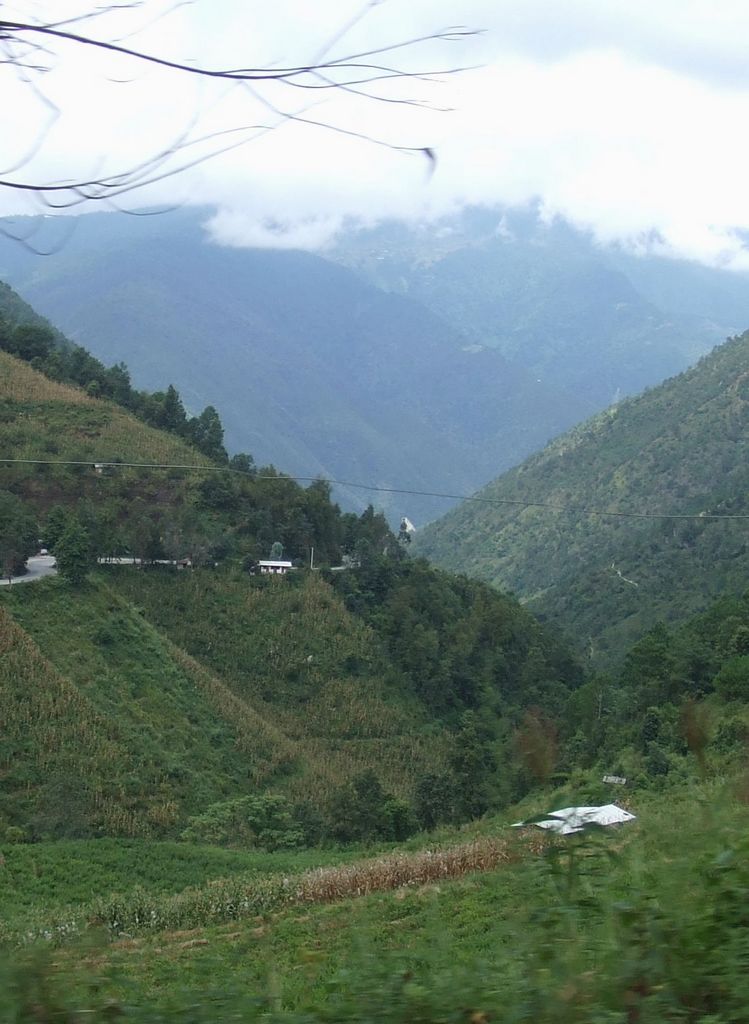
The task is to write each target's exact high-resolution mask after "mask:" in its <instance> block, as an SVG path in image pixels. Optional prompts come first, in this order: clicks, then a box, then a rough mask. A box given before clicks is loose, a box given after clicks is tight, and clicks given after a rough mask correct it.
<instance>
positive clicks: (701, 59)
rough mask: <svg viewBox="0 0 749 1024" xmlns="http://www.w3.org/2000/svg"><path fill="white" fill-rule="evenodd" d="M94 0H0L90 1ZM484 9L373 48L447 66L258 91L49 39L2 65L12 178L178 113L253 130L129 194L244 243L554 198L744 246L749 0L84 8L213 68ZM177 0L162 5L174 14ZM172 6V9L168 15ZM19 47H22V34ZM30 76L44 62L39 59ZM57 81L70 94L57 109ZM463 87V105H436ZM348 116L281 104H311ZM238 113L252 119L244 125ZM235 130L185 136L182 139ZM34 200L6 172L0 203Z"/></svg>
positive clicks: (738, 262) (288, 60) (734, 251)
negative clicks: (200, 206) (379, 78)
mask: <svg viewBox="0 0 749 1024" xmlns="http://www.w3.org/2000/svg"><path fill="white" fill-rule="evenodd" d="M94 6H95V3H94V0H89V2H88V3H85V2H83V0H76V2H72V0H71V2H69V0H54V2H52V0H38V2H33V0H23V2H16V3H0V17H2V18H5V19H8V20H11V19H17V20H24V19H25V20H28V19H39V20H43V19H44V18H45V15H46V16H49V15H50V12H53V16H54V19H55V20H56V21H59V20H60V19H61V18H62V17H63V16H71V15H75V14H80V13H83V12H85V11H87V10H90V9H91V8H93V7H94ZM367 8H368V13H367V14H366V16H365V17H362V18H361V19H360V20H359V21H358V22H356V24H354V25H353V26H352V27H351V28H350V30H349V31H348V32H347V33H345V34H344V35H343V36H342V37H341V38H340V39H338V41H337V42H333V45H332V48H330V49H328V50H327V51H326V59H329V58H330V57H336V56H344V55H346V54H350V53H356V52H359V51H361V50H369V49H372V48H375V47H380V46H384V45H387V44H391V43H399V42H402V41H406V40H408V39H411V38H412V37H415V36H423V35H430V34H431V33H435V32H439V31H440V30H442V29H444V28H447V27H449V26H455V25H463V26H465V27H467V28H469V29H477V30H479V29H481V30H483V32H482V33H481V34H480V35H476V36H469V37H464V38H462V39H460V40H458V41H451V42H439V41H431V42H426V43H424V44H419V45H413V46H410V47H405V48H402V49H400V50H397V51H395V52H394V53H392V54H389V55H386V56H384V57H380V58H377V59H378V61H379V60H382V61H383V62H385V63H387V64H388V65H390V66H392V65H393V64H397V66H399V67H403V68H404V69H405V70H407V71H410V72H414V73H415V72H440V71H443V70H448V69H451V68H457V67H464V68H466V69H467V70H464V71H462V72H461V73H459V74H456V75H447V74H444V75H434V76H433V77H432V80H422V79H421V78H418V79H406V80H396V81H390V82H388V83H380V84H378V85H376V86H374V87H373V89H372V91H374V92H376V93H377V94H378V95H380V96H382V97H385V98H387V99H388V100H390V101H392V100H399V101H402V100H411V101H416V102H418V103H423V104H428V105H429V108H431V109H429V108H425V107H423V106H410V105H407V104H404V103H402V102H384V101H383V102H378V101H375V100H372V99H366V98H363V97H359V96H354V95H351V94H350V93H344V92H341V91H340V90H315V91H305V90H302V89H299V88H295V87H294V88H292V87H289V86H283V85H279V84H273V85H268V84H266V85H264V86H262V87H260V88H258V89H257V90H255V91H254V94H253V93H250V92H249V91H248V90H247V88H246V87H245V86H236V85H230V84H227V83H225V82H212V81H207V80H205V79H199V78H197V77H196V76H187V75H184V74H180V73H178V72H174V71H168V70H158V69H156V68H153V67H145V66H142V65H140V64H139V63H137V62H135V61H132V60H130V59H127V58H121V57H116V56H113V55H111V54H107V53H102V52H96V51H93V50H89V49H87V48H81V47H80V46H77V45H75V44H68V43H62V42H59V43H58V42H55V41H51V42H50V41H48V42H47V44H45V45H47V47H48V51H49V52H47V53H45V54H37V55H34V57H33V60H32V63H34V64H38V63H39V62H40V61H43V62H44V64H45V65H46V67H47V68H48V70H47V71H46V72H45V73H44V74H40V73H37V72H35V71H29V72H28V73H27V74H26V76H24V75H19V73H18V71H17V69H14V68H13V67H12V66H10V65H8V64H4V65H0V76H1V81H2V97H3V100H2V103H1V104H0V163H1V164H2V171H3V173H2V177H4V178H9V179H13V180H16V181H33V182H37V183H49V182H51V181H53V180H60V179H65V180H69V179H75V178H84V179H85V178H90V177H98V176H102V175H104V174H112V173H115V172H119V171H122V170H126V169H128V168H129V167H131V166H133V165H134V164H136V163H138V162H139V161H141V160H144V159H148V158H150V157H151V156H153V155H154V154H156V153H157V152H159V151H160V150H161V149H162V148H163V147H164V146H165V145H167V144H169V143H170V142H172V141H173V140H176V139H177V138H179V137H182V136H184V137H185V138H187V139H195V138H197V137H199V136H201V135H204V134H207V133H213V132H218V131H229V130H232V131H233V132H234V134H231V135H223V136H221V137H220V138H221V140H222V142H230V141H231V142H235V141H237V142H238V141H241V140H244V139H246V138H250V137H251V136H252V135H254V134H255V132H254V131H253V130H252V129H251V128H250V127H248V126H253V125H258V126H267V128H268V129H271V128H272V129H273V130H267V131H264V133H261V134H260V136H259V137H258V138H255V139H254V141H251V142H247V144H245V145H242V146H240V147H238V148H235V149H233V150H232V151H231V152H228V153H225V154H223V155H221V156H217V157H215V158H214V159H212V160H210V161H208V162H205V163H202V164H200V165H199V166H197V167H195V168H194V169H192V170H190V171H188V172H185V173H184V174H181V175H179V176H177V177H171V178H167V179H165V180H164V181H161V182H159V183H156V184H154V185H151V186H149V187H148V189H146V190H143V191H139V192H133V193H130V194H129V195H127V196H124V197H122V198H121V199H120V201H119V202H120V204H121V205H123V206H126V207H128V208H134V207H137V206H139V205H144V204H146V203H153V202H162V203H169V202H174V201H177V202H196V203H208V204H213V205H215V206H216V207H217V209H218V214H217V216H216V218H215V219H214V221H213V223H212V230H213V231H214V234H215V236H216V237H217V238H218V239H219V240H221V241H223V242H226V243H228V244H236V245H243V244H244V245H252V244H273V245H284V244H285V245H309V246H315V245H320V244H324V242H325V241H326V240H327V239H329V238H330V236H331V234H332V233H333V232H334V231H335V230H336V228H337V227H338V226H339V225H340V223H341V221H342V219H343V218H345V217H358V218H362V219H364V220H367V221H372V220H376V219H377V218H380V217H384V216H399V217H406V218H421V217H434V216H438V215H439V214H440V213H443V212H446V211H450V210H453V209H455V208H457V207H460V206H461V205H463V204H465V203H486V204H490V203H501V204H522V203H526V202H529V201H531V200H539V201H540V202H541V204H542V208H543V210H544V213H545V215H546V216H548V217H553V216H554V215H556V214H561V215H563V216H565V217H567V218H568V219H570V220H571V221H573V222H574V223H575V224H577V225H580V226H584V227H587V228H590V229H591V230H592V231H593V232H594V233H595V235H596V236H597V237H598V238H600V239H601V240H602V241H609V240H613V239H617V240H622V241H625V242H627V243H629V244H631V245H633V246H635V247H639V248H643V247H646V246H653V245H655V246H657V247H659V248H661V249H663V250H665V251H667V252H671V253H674V254H678V255H683V256H686V257H689V258H694V259H699V260H703V261H705V262H709V263H715V264H720V265H724V266H732V267H736V268H742V269H749V251H746V250H744V248H743V244H742V239H743V238H744V233H745V232H747V231H749V188H747V172H748V171H749V143H748V142H747V129H746V126H747V124H749V59H748V58H747V53H749V3H747V2H746V0H740V2H739V0H626V2H625V0H563V2H562V0H381V2H380V3H375V4H369V5H365V4H363V3H362V2H361V0H315V2H312V0H273V2H272V3H262V4H260V3H257V2H251V0H195V2H194V3H191V4H181V5H179V4H178V5H176V8H175V5H174V3H165V2H163V0H145V2H144V3H142V4H140V5H139V6H138V7H137V9H135V10H132V11H118V12H116V13H114V14H113V15H107V16H104V17H100V18H98V19H96V20H94V21H92V22H88V23H86V22H83V23H78V24H77V25H71V26H70V28H71V29H72V30H77V31H81V32H85V33H88V34H91V35H96V36H97V37H98V38H101V39H107V40H114V39H120V40H122V43H123V45H127V46H132V47H134V48H137V49H141V50H143V51H146V52H149V53H157V54H159V55H161V56H165V57H168V58H170V59H175V60H179V61H183V62H185V63H190V64H194V65H201V66H204V67H222V68H226V67H264V66H273V67H286V66H296V65H299V64H307V63H308V62H310V61H312V60H314V59H315V58H316V57H317V56H318V55H319V54H320V53H321V52H322V51H323V50H324V49H325V47H326V46H328V44H329V43H330V42H331V41H332V40H334V39H335V36H336V34H337V33H338V32H339V30H341V29H342V28H344V27H345V26H346V25H347V24H348V23H349V22H351V21H352V20H355V19H356V16H357V15H358V14H360V13H361V12H362V11H364V10H365V9H367ZM165 12H166V13H165ZM161 14H164V16H163V17H159V15H161ZM16 53H19V51H18V50H17V51H16ZM24 77H26V78H27V79H28V80H24ZM50 104H54V107H56V108H57V110H56V112H55V114H54V116H53V110H52V107H51V106H50ZM441 108H447V109H444V110H443V109H441ZM302 110H304V116H306V117H308V118H310V119H313V120H316V121H320V122H324V123H326V124H329V125H333V126H335V127H336V128H338V129H342V130H343V131H344V132H355V133H361V134H365V135H369V136H371V137H372V138H375V139H377V140H380V141H381V142H384V143H388V144H390V145H392V146H401V147H414V148H418V147H426V146H428V147H431V148H433V150H434V151H435V153H436V155H437V164H436V169H435V170H434V173H430V171H431V164H430V161H429V160H428V159H427V158H426V157H425V156H424V155H423V154H420V153H413V152H407V151H402V150H396V149H389V148H386V147H385V146H378V145H375V144H373V143H372V142H368V141H365V140H362V139H358V138H356V137H354V136H352V135H348V134H344V133H343V132H341V131H339V132H334V131H330V130H325V129H324V128H320V127H315V126H312V125H304V124H299V123H289V122H288V121H286V122H284V121H283V118H282V117H280V116H279V113H278V111H281V112H286V113H289V112H299V111H302ZM237 128H245V131H244V133H242V132H236V129H237ZM218 145H219V143H218V142H217V141H215V140H214V141H213V142H211V143H209V144H207V146H206V144H202V145H201V144H197V145H193V146H191V147H190V148H188V149H186V150H182V151H181V152H180V153H179V154H177V156H176V158H175V159H176V161H177V162H178V163H179V162H181V161H186V160H189V159H191V158H192V157H193V156H198V155H201V154H203V153H204V152H206V149H207V148H210V147H211V146H212V147H216V146H218ZM39 209H40V207H39V204H38V202H37V203H36V204H34V202H33V201H32V200H29V199H28V198H27V197H25V196H23V195H21V194H19V193H18V192H13V191H11V190H8V189H2V188H0V213H12V212H19V211H20V210H33V211H34V212H38V210H39Z"/></svg>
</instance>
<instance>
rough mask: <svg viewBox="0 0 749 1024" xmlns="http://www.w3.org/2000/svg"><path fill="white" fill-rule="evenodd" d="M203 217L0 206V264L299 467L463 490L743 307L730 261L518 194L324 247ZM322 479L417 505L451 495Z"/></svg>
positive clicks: (247, 442)
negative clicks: (726, 264) (214, 226)
mask: <svg viewBox="0 0 749 1024" xmlns="http://www.w3.org/2000/svg"><path fill="white" fill-rule="evenodd" d="M209 216H210V211H206V210H202V209H183V210H180V211H177V212H173V213H167V214H162V215H159V216H132V215H126V214H121V213H117V214H115V213H111V214H91V215H86V216H83V217H78V218H28V219H26V218H24V219H19V220H15V221H13V222H7V221H6V222H5V228H6V229H8V230H9V231H10V232H12V233H15V234H16V235H21V236H23V238H24V239H25V240H26V242H25V244H24V243H19V242H18V241H15V240H13V239H12V238H8V237H6V238H3V239H2V241H0V279H4V280H7V281H8V282H9V283H10V284H12V285H13V287H15V288H17V289H18V291H19V292H20V294H21V295H22V296H23V297H24V298H25V299H27V300H28V301H29V302H31V303H32V304H33V305H34V307H35V308H36V309H37V310H39V311H40V312H41V313H42V314H44V315H45V316H47V317H49V318H50V319H51V320H52V321H53V322H54V323H55V324H56V325H57V326H59V327H60V329H61V330H63V331H64V332H65V333H66V334H67V335H68V336H69V337H70V338H72V339H73V340H74V341H76V342H79V343H80V344H83V345H84V346H85V347H86V348H88V349H89V350H90V351H91V352H92V353H93V354H94V355H96V356H97V357H99V358H101V359H102V360H104V361H105V362H107V363H113V362H117V361H120V360H123V361H124V362H125V363H127V365H128V367H129V368H130V370H131V373H132V377H133V381H134V383H135V384H136V385H137V386H139V387H145V388H151V389H152V388H157V387H163V385H164V382H165V381H171V382H173V383H174V384H175V385H176V386H177V388H178V389H179V391H180V393H181V394H182V396H183V398H184V400H185V403H186V405H187V406H188V409H189V411H192V412H195V411H197V410H199V409H201V408H203V407H204V406H206V405H208V404H210V405H213V406H215V407H216V408H217V409H218V410H219V411H220V414H221V417H222V419H223V422H224V425H225V428H226V440H227V445H228V447H229V448H230V449H231V450H244V451H250V452H252V453H253V455H254V457H255V459H256V461H257V462H258V463H259V464H262V463H269V462H272V463H275V464H277V465H280V466H283V468H284V469H285V470H286V471H287V472H290V473H293V474H299V475H300V476H307V477H313V476H316V475H322V476H325V477H331V478H334V479H338V480H343V481H350V482H352V483H365V484H370V485H374V486H376V487H382V488H405V489H409V490H426V491H438V492H448V493H450V494H463V493H470V492H472V491H473V490H475V489H476V488H477V487H479V486H481V485H482V484H483V483H484V482H485V481H486V480H487V479H489V478H491V477H493V476H496V474H497V473H498V472H501V471H503V470H505V469H508V468H509V467H511V466H512V465H515V464H517V463H518V462H520V461H521V460H522V459H523V458H524V457H526V456H527V455H529V454H530V453H532V452H533V451H535V450H538V449H539V448H541V447H542V446H543V445H544V444H545V443H546V442H547V441H548V440H549V439H550V438H552V437H554V436H556V435H557V434H559V433H560V432H562V431H563V430H565V429H567V428H568V427H570V426H572V425H573V424H574V423H576V422H580V421H581V420H583V419H584V418H585V417H587V416H588V415H590V414H591V413H594V412H596V411H598V410H599V409H601V408H603V407H605V406H606V405H608V404H609V403H610V402H611V401H612V400H614V399H616V398H617V397H619V396H621V395H626V394H630V393H633V392H635V391H638V390H640V389H641V388H642V387H644V386H647V385H651V384H655V383H658V382H659V381H660V380H662V379H663V378H664V377H666V376H668V375H670V374H673V373H675V372H678V371H679V370H681V369H683V368H684V367H685V366H686V365H688V363H689V362H690V361H692V360H693V359H694V358H695V357H696V356H698V355H699V354H701V353H702V352H704V351H706V350H708V349H709V348H711V347H712V345H713V344H715V343H716V342H717V341H719V340H722V338H723V337H725V336H726V334H728V333H731V332H733V331H735V330H737V329H739V328H741V327H743V325H744V324H745V323H746V322H749V284H747V281H746V279H744V278H742V277H740V276H738V275H734V274H731V273H728V272H721V271H713V270H709V269H706V268H702V267H698V266H696V265H692V264H687V263H679V262H675V261H669V260H665V259H655V258H644V259H638V258H637V257H635V256H631V255H628V254H626V253H624V252H623V251H621V250H604V249H601V248H600V247H597V246H595V245H594V244H593V243H592V241H591V240H590V238H589V237H588V236H586V235H585V234H583V233H581V232H579V231H577V230H574V229H572V228H571V227H569V226H568V225H565V224H564V223H562V222H554V223H552V224H551V225H544V224H543V223H542V222H541V221H540V219H539V217H538V214H537V211H535V210H533V209H529V210H525V211H521V212H517V211H516V212H512V211H505V212H504V213H503V212H502V211H493V212H491V211H482V210H473V211H467V212H465V213H463V214H461V215H460V216H456V217H453V218H446V219H443V220H442V221H439V222H437V223H434V224H432V225H430V226H407V225H403V224H400V225H398V224H384V225H382V226H381V227H379V228H375V229H372V230H361V229H355V228H354V227H352V228H351V229H350V230H349V231H347V232H346V233H344V235H343V236H342V237H341V238H340V239H339V241H338V243H337V244H336V246H335V248H333V249H331V250H330V251H327V252H325V253H322V254H316V253H309V252H301V251H295V250H290V251H288V250H287V251H282V250H268V249H232V248H227V247H221V246H218V245H215V244H212V243H211V242H210V239H209V236H208V234H207V232H206V231H205V229H204V227H203V225H204V224H205V223H206V222H207V221H208V219H209ZM34 250H38V251H39V252H46V253H48V255H37V253H36V252H34ZM680 309H681V310H683V311H681V312H677V310H680ZM336 494H337V496H338V498H339V500H341V501H343V502H344V504H346V505H347V506H349V507H353V508H362V507H364V506H365V505H366V504H367V502H369V501H370V500H373V501H374V502H375V504H376V505H377V506H378V507H384V508H386V509H387V511H388V513H389V515H390V516H391V518H392V519H397V518H398V517H399V516H400V515H401V514H407V515H408V516H409V517H410V518H411V519H412V520H414V521H415V522H416V523H417V525H419V524H421V523H423V522H425V521H426V520H429V519H432V518H434V517H436V516H439V515H440V514H442V513H444V512H445V511H446V510H447V509H448V508H449V507H450V505H451V504H453V503H454V502H452V501H451V500H445V499H431V498H419V497H416V496H403V497H398V496H397V495H396V496H393V495H389V494H387V493H386V492H383V493H377V492H367V491H363V490H358V489H356V488H352V487H343V488H338V489H337V491H336Z"/></svg>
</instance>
